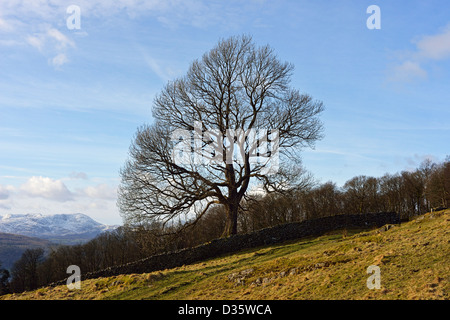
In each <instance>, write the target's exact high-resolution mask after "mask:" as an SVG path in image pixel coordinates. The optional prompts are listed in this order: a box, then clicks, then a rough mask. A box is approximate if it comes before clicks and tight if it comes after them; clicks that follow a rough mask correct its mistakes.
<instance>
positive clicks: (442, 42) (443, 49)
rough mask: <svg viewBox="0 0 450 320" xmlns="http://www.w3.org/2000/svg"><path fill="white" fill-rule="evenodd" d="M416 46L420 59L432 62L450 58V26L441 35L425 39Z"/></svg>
mask: <svg viewBox="0 0 450 320" xmlns="http://www.w3.org/2000/svg"><path fill="white" fill-rule="evenodd" d="M416 45H417V49H418V55H419V56H420V57H423V58H426V59H432V60H443V59H447V58H450V25H449V26H447V27H446V28H445V29H444V30H443V32H442V33H440V34H436V35H431V36H425V37H423V38H422V39H420V40H419V41H417V44H416Z"/></svg>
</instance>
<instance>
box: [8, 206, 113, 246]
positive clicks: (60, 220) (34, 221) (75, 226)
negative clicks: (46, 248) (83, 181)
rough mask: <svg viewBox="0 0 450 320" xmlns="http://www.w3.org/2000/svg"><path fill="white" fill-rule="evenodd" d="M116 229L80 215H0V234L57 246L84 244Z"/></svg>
mask: <svg viewBox="0 0 450 320" xmlns="http://www.w3.org/2000/svg"><path fill="white" fill-rule="evenodd" d="M116 227H117V226H108V225H104V224H101V223H99V222H97V221H94V220H93V219H92V218H90V217H88V216H87V215H85V214H82V213H75V214H53V215H43V214H39V213H37V214H35V213H33V214H6V215H0V232H4V233H11V234H19V235H23V236H27V237H36V238H41V239H45V240H50V241H52V242H55V243H59V244H75V243H80V242H86V241H88V240H90V239H92V238H94V237H96V236H97V235H98V234H100V233H102V232H104V231H108V230H113V229H115V228H116Z"/></svg>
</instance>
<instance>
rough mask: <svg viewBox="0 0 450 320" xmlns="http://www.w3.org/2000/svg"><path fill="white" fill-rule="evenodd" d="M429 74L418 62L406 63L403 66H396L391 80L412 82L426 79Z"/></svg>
mask: <svg viewBox="0 0 450 320" xmlns="http://www.w3.org/2000/svg"><path fill="white" fill-rule="evenodd" d="M426 77H427V72H426V71H425V70H424V69H422V67H421V66H420V64H419V63H418V62H414V61H409V60H408V61H405V62H403V63H402V64H401V65H398V66H395V67H394V70H393V72H392V74H391V76H390V78H389V80H391V81H400V82H411V81H414V80H416V79H425V78H426Z"/></svg>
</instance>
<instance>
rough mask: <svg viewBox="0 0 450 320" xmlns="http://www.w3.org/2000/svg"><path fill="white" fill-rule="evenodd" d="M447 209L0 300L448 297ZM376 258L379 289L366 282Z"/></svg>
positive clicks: (449, 246)
mask: <svg viewBox="0 0 450 320" xmlns="http://www.w3.org/2000/svg"><path fill="white" fill-rule="evenodd" d="M449 226H450V210H446V211H441V212H438V213H430V214H427V215H425V216H421V217H419V218H418V219H416V220H414V221H411V222H408V223H403V224H402V225H401V226H392V227H391V228H381V229H377V230H370V231H367V230H366V231H358V230H341V231H338V232H334V233H331V234H327V235H324V236H322V237H319V238H311V239H303V240H301V241H295V242H288V243H284V244H280V245H274V246H269V247H261V248H256V249H252V250H245V251H242V252H240V253H237V254H233V255H228V256H223V257H219V258H215V259H211V260H208V261H204V262H202V263H197V264H194V265H189V266H183V267H180V268H175V269H170V270H163V271H160V272H152V273H147V274H131V275H121V276H117V277H109V278H99V279H91V280H85V281H83V282H82V284H81V289H80V290H73V291H69V290H68V289H67V287H66V286H58V287H54V288H42V289H39V290H36V291H33V292H27V293H23V294H15V295H7V296H4V297H0V299H1V298H3V299H449V289H450V286H449V277H450V265H449V261H450V228H449ZM370 265H377V266H379V267H380V272H381V288H380V289H372V290H370V289H368V288H367V285H366V283H367V279H368V277H369V276H370V274H367V268H368V267H369V266H370Z"/></svg>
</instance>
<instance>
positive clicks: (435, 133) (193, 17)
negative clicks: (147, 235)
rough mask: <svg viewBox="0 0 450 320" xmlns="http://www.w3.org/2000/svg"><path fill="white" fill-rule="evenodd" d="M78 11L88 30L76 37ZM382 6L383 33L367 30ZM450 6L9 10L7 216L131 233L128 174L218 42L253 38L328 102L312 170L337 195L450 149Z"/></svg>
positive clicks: (2, 206)
mask: <svg viewBox="0 0 450 320" xmlns="http://www.w3.org/2000/svg"><path fill="white" fill-rule="evenodd" d="M70 5H76V6H78V7H79V8H80V10H81V11H80V21H81V24H80V29H69V28H68V27H67V19H68V18H69V17H70V16H71V14H70V13H67V11H66V10H67V8H68V7H69V6H70ZM370 5H377V6H379V8H380V12H381V29H378V30H377V29H374V30H371V29H368V28H367V25H366V21H367V19H368V18H369V17H370V16H371V14H370V13H367V12H366V10H367V8H368V7H369V6H370ZM449 12H450V3H449V2H448V1H446V0H440V1H437V0H434V1H433V0H432V1H418V0H408V1H406V0H405V1H386V0H371V1H365V0H341V1H317V0H314V1H312V0H309V1H298V0H297V1H264V0H248V1H194V0H183V1H181V0H173V1H167V0H165V1H163V0H149V1H138V0H136V1H133V0H117V1H102V0H92V1H88V0H80V1H78V0H71V1H63V0H40V1H24V0H22V1H19V0H2V1H1V2H0V214H6V213H29V212H30V213H31V212H40V213H43V214H47V213H48V214H50V213H74V212H82V213H85V214H88V215H90V216H91V217H93V218H94V219H96V220H97V221H100V222H103V223H108V224H120V223H121V222H122V220H121V217H120V215H119V213H118V210H117V208H116V205H115V202H116V188H117V185H118V184H119V182H120V177H119V169H120V168H121V166H122V165H123V164H124V162H125V160H126V157H127V152H128V147H129V145H130V142H131V141H132V138H133V135H134V133H135V132H136V128H137V127H138V126H140V125H141V124H143V123H151V122H152V117H151V106H152V101H153V99H154V97H155V94H157V93H158V92H159V91H160V90H161V89H162V88H163V86H164V84H165V83H166V82H167V81H168V80H170V79H173V78H175V77H178V76H182V75H184V74H185V72H186V71H187V69H188V67H189V64H190V63H191V62H192V61H193V60H194V59H197V58H200V57H201V55H202V54H203V53H205V52H207V51H208V50H210V49H211V48H212V47H213V46H214V45H215V44H216V43H217V42H218V40H219V39H220V38H226V37H229V36H232V35H241V34H249V35H252V36H253V39H254V41H255V42H256V43H257V44H260V45H265V44H269V45H271V46H272V47H273V48H274V49H275V51H276V52H277V54H278V57H279V58H280V60H283V61H289V62H291V63H293V64H294V65H295V71H294V74H293V76H292V86H293V87H295V88H298V89H300V90H301V91H303V92H305V93H308V94H310V95H312V96H313V97H314V98H316V99H318V100H321V101H323V103H324V105H325V107H326V110H325V112H324V113H323V115H322V120H323V122H324V126H325V138H324V139H323V140H321V141H319V142H317V144H316V147H315V149H314V150H307V149H305V150H304V152H303V165H304V166H305V167H306V169H308V170H310V171H311V172H312V173H313V174H314V176H315V177H316V178H317V179H319V180H320V181H321V182H326V181H329V180H331V181H334V182H336V183H337V184H338V185H339V186H341V185H343V184H344V183H345V181H346V180H348V179H350V178H352V177H353V176H356V175H362V174H363V175H369V176H376V177H378V176H382V175H383V174H384V173H387V172H389V173H395V172H399V171H401V170H408V169H413V168H416V167H417V166H418V165H419V164H420V163H421V162H422V161H423V160H424V159H426V158H431V159H432V160H434V161H442V160H444V158H445V156H446V155H447V154H450V152H449V151H450V148H449V146H450V144H449V142H448V141H449V137H450V122H449V120H448V119H450V108H449V101H450V16H449V14H448V13H449Z"/></svg>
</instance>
